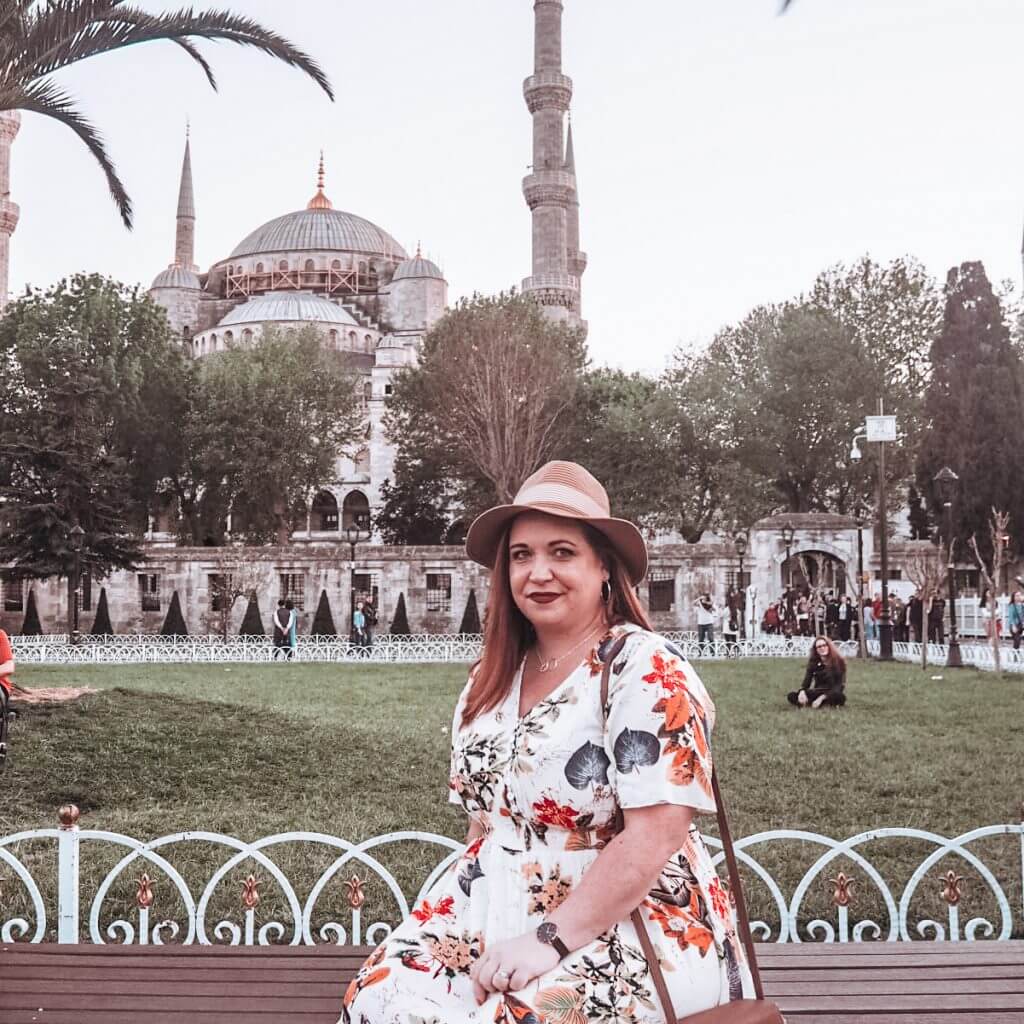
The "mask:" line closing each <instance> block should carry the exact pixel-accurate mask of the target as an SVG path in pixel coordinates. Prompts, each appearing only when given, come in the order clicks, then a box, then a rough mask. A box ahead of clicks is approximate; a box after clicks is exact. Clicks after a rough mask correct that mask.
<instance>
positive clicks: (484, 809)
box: [342, 462, 751, 1024]
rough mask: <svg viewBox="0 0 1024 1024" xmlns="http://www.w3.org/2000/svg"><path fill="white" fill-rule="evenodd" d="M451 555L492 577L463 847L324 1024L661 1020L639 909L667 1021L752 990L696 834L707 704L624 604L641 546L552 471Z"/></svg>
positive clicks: (474, 681)
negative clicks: (671, 1007) (663, 984)
mask: <svg viewBox="0 0 1024 1024" xmlns="http://www.w3.org/2000/svg"><path fill="white" fill-rule="evenodd" d="M466 548H467V551H468V553H469V555H470V557H471V558H472V559H473V560H474V561H477V562H479V563H480V564H482V565H484V566H486V567H488V568H491V569H493V575H492V577H491V591H490V597H489V602H488V609H487V616H486V622H485V634H484V650H483V655H482V657H481V659H480V661H479V662H478V663H477V664H476V665H475V666H474V668H473V671H472V672H471V674H470V679H469V682H468V683H467V685H466V687H465V689H464V690H463V692H462V694H461V696H460V697H459V700H458V703H457V705H456V710H455V719H454V723H453V726H452V764H451V782H450V786H451V797H450V799H451V801H452V802H453V803H456V804H458V805H459V806H461V807H463V808H464V809H465V810H466V811H467V813H468V814H469V817H470V825H469V832H468V835H467V837H466V841H467V847H466V850H465V852H464V853H463V854H462V856H461V857H460V858H459V860H458V861H457V862H456V863H455V864H453V865H452V867H451V868H450V870H449V871H448V873H447V874H445V875H444V876H442V878H441V879H439V880H438V882H437V884H436V885H435V886H434V887H433V889H432V890H431V892H430V893H429V894H428V895H427V897H426V899H425V900H424V901H423V903H422V904H421V905H420V906H418V907H417V908H416V909H415V910H414V911H413V914H412V917H410V918H409V919H407V920H406V921H404V922H403V923H402V924H401V925H400V926H399V927H398V928H397V929H396V930H395V931H394V932H393V933H392V934H391V935H390V936H389V937H388V939H387V940H386V941H385V942H384V943H383V944H382V945H381V946H379V947H378V948H377V950H376V951H375V952H374V953H373V955H372V956H371V957H370V958H369V960H368V961H367V962H366V964H365V965H364V967H363V968H362V970H361V971H360V972H359V974H358V975H357V977H356V978H355V980H354V981H353V982H352V984H351V985H350V987H349V989H348V992H347V993H346V996H345V1008H344V1011H343V1014H342V1020H343V1021H344V1022H347V1024H364V1022H372V1024H408V1022H409V1021H433V1020H438V1021H443V1022H444V1024H491V1022H498V1024H525V1022H527V1021H535V1022H536V1021H540V1020H543V1021H546V1022H548V1024H559V1022H570V1021H582V1020H604V1021H610V1020H616V1021H621V1022H636V1024H655V1022H658V1024H661V1022H662V1020H663V1018H662V1014H661V1008H660V1005H659V1003H658V999H657V996H656V994H655V990H654V985H653V982H652V978H651V974H650V970H649V967H648V964H647V961H646V959H645V958H644V954H643V952H642V950H641V947H640V943H639V941H638V939H637V935H636V932H635V930H634V929H633V926H632V924H631V922H630V920H629V916H630V913H631V912H632V911H633V910H634V909H635V908H637V907H640V908H642V909H641V913H642V914H643V916H644V920H645V923H646V924H647V931H648V934H649V935H650V937H651V941H652V943H653V945H654V947H655V953H656V955H657V956H658V957H659V958H660V959H661V960H662V962H663V965H664V974H665V977H666V979H667V982H668V986H669V989H670V992H671V996H672V999H673V1001H674V1002H675V1004H676V1006H675V1008H676V1011H677V1012H678V1013H679V1014H686V1013H696V1012H699V1011H701V1010H704V1009H708V1008H710V1007H713V1006H716V1005H718V1004H719V1003H721V1002H725V1001H727V1000H729V999H730V998H739V997H740V996H741V995H743V994H744V993H746V994H749V993H750V991H751V983H750V975H749V971H748V969H747V966H746V963H745V960H744V955H743V952H742V946H741V943H740V942H739V941H738V938H737V935H736V925H735V919H734V915H733V911H732V908H731V904H730V900H729V896H728V893H727V891H726V888H725V886H724V885H723V884H722V882H721V881H720V880H719V878H718V875H717V873H716V871H715V869H714V867H713V866H712V864H711V859H710V856H709V854H708V851H707V849H706V847H705V846H704V843H703V841H702V840H701V837H700V833H699V832H698V831H697V829H696V827H695V826H694V825H693V817H694V815H695V814H696V813H698V812H702V813H711V812H713V811H714V801H713V799H712V796H711V790H710V785H711V755H710V751H709V749H708V737H709V735H710V731H711V728H712V725H713V723H714V718H715V710H714V705H713V704H712V702H711V699H710V698H709V696H708V694H707V691H706V690H705V689H704V687H703V685H702V684H701V682H700V680H699V679H698V677H697V675H696V673H695V672H694V671H693V669H692V668H691V667H690V666H689V665H688V664H687V663H686V661H685V660H684V659H683V657H682V655H681V653H680V652H679V651H678V650H677V649H676V648H674V647H673V646H672V645H671V644H669V643H667V642H666V641H665V640H664V639H662V638H661V637H659V636H658V635H657V634H655V633H653V632H652V631H651V629H650V627H649V625H648V622H647V618H646V615H645V614H644V611H643V609H642V608H641V607H640V605H639V603H638V601H637V599H636V596H635V594H634V591H633V586H634V585H636V584H637V583H638V582H640V581H641V580H643V579H644V578H645V576H646V571H647V552H646V549H645V546H644V541H643V537H642V536H641V534H640V532H639V531H638V530H637V529H636V527H635V526H633V524H632V523H628V522H626V521H625V520H621V519H612V518H611V517H610V514H609V509H608V497H607V495H606V493H605V490H604V488H603V487H602V486H601V485H600V484H599V483H598V482H597V481H596V480H595V479H594V478H593V477H592V476H591V475H590V474H589V473H587V472H586V470H584V469H583V468H582V467H580V466H577V465H575V464H573V463H566V462H552V463H548V464H547V465H546V466H544V467H542V468H541V469H540V470H538V472H537V473H535V474H534V475H533V476H532V477H530V478H529V479H528V480H527V481H526V483H524V484H523V486H522V488H521V489H520V491H519V493H518V494H517V495H516V498H515V501H514V503H513V504H512V505H505V506H499V507H497V508H493V509H491V510H490V511H488V512H485V513H484V514H483V515H482V516H481V517H480V518H479V519H477V520H476V522H474V523H473V525H472V527H471V528H470V531H469V534H468V536H467V539H466ZM619 641H623V642H624V645H623V646H622V647H621V649H619V653H618V654H615V655H614V658H613V663H612V668H611V676H610V685H609V693H608V703H607V706H606V707H605V708H602V707H601V699H600V686H601V675H602V671H603V667H604V660H603V659H605V658H612V657H613V653H612V652H613V651H614V650H615V649H616V647H617V645H618V644H619ZM617 808H621V809H622V811H623V814H624V827H623V829H622V831H621V832H618V833H617V834H616V827H615V822H616V811H617Z"/></svg>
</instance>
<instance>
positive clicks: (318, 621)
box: [309, 590, 338, 636]
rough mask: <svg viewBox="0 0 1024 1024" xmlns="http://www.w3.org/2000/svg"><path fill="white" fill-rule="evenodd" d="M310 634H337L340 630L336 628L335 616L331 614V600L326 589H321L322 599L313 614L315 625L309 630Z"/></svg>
mask: <svg viewBox="0 0 1024 1024" xmlns="http://www.w3.org/2000/svg"><path fill="white" fill-rule="evenodd" d="M309 633H310V636H337V635H338V631H337V629H335V628H334V616H333V615H332V614H331V602H330V598H328V596H327V591H326V590H321V591H320V601H319V603H318V604H317V606H316V614H315V615H314V616H313V626H312V628H311V629H310V631H309Z"/></svg>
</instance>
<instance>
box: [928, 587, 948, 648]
mask: <svg viewBox="0 0 1024 1024" xmlns="http://www.w3.org/2000/svg"><path fill="white" fill-rule="evenodd" d="M945 614H946V602H945V601H943V600H942V598H941V597H936V598H933V599H932V606H931V608H929V609H928V643H930V644H941V643H942V642H943V641H944V640H945V633H946V626H945V622H944V617H945Z"/></svg>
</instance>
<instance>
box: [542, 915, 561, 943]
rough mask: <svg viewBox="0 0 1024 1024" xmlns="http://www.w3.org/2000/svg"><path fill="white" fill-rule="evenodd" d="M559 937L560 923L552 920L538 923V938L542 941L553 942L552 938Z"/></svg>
mask: <svg viewBox="0 0 1024 1024" xmlns="http://www.w3.org/2000/svg"><path fill="white" fill-rule="evenodd" d="M557 937H558V925H556V924H555V923H554V922H552V921H544V922H542V923H541V924H539V925H537V938H538V939H540V941H541V942H546V943H547V944H548V945H550V944H551V940H552V939H554V938H557Z"/></svg>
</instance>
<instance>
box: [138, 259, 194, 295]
mask: <svg viewBox="0 0 1024 1024" xmlns="http://www.w3.org/2000/svg"><path fill="white" fill-rule="evenodd" d="M150 287H152V288H196V289H198V288H200V287H201V285H200V284H199V275H198V274H197V273H196V272H195V271H194V270H188V269H187V268H185V267H182V266H179V264H177V263H172V264H171V265H170V266H169V267H168V268H167V269H166V270H161V271H160V273H159V274H157V275H156V277H155V278H153V284H152V285H151V286H150Z"/></svg>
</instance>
